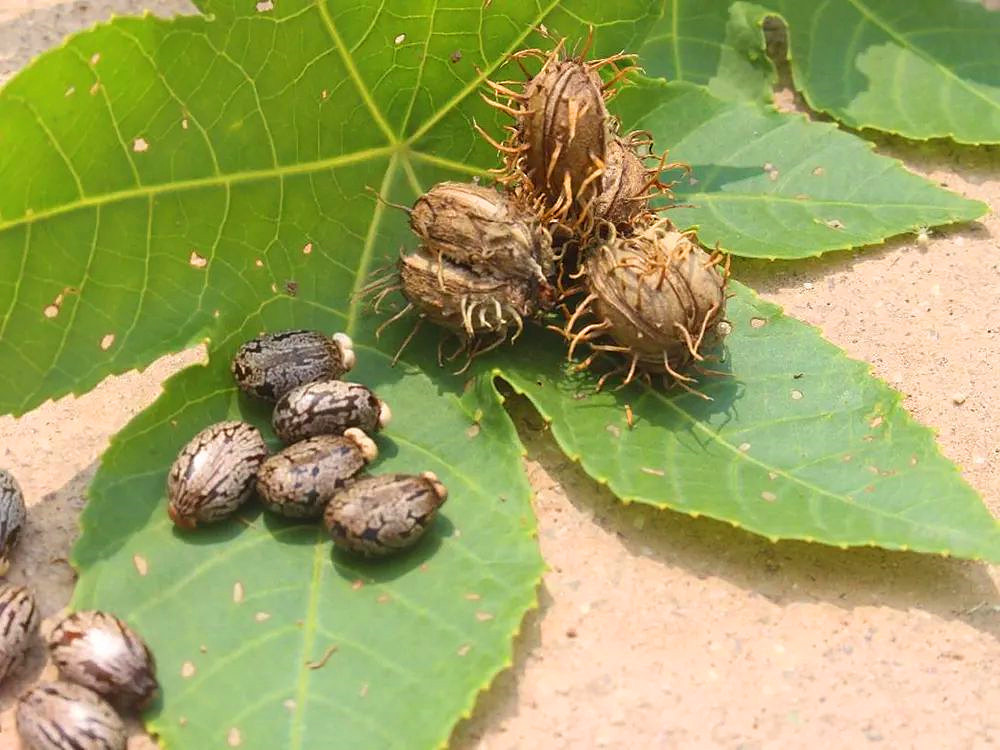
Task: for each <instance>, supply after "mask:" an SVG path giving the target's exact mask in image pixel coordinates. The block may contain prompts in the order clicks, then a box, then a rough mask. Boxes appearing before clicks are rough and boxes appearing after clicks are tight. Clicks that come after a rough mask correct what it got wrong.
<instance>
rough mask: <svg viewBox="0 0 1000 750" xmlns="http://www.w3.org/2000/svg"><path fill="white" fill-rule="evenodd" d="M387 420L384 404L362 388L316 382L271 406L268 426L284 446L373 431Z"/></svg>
mask: <svg viewBox="0 0 1000 750" xmlns="http://www.w3.org/2000/svg"><path fill="white" fill-rule="evenodd" d="M391 418H392V412H391V411H390V410H389V406H388V404H386V403H385V402H384V401H382V400H380V399H379V398H378V396H376V395H375V394H374V393H372V392H371V390H369V389H368V388H367V387H366V386H363V385H361V384H360V383H347V382H344V381H343V380H317V381H316V382H315V383H306V384H305V385H300V386H299V387H298V388H294V389H292V390H290V391H289V392H288V393H286V394H285V395H284V396H282V397H281V399H280V400H279V401H278V403H277V404H276V405H275V407H274V415H273V417H272V418H271V424H272V425H273V426H274V431H275V433H277V435H278V437H279V438H281V440H282V441H283V442H284V443H285V444H286V445H287V444H290V443H295V442H297V441H299V440H304V439H305V438H308V437H313V436H314V435H343V434H344V430H346V429H348V428H349V427H357V428H359V429H361V430H363V431H364V432H368V433H371V432H377V431H378V430H379V429H381V428H382V427H385V426H386V425H387V424H388V423H389V420H390V419H391Z"/></svg>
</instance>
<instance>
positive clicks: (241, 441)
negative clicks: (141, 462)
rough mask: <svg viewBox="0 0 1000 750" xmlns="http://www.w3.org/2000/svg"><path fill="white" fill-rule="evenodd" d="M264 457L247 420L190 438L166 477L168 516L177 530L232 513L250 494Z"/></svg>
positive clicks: (257, 436) (223, 424)
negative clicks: (176, 526)
mask: <svg viewBox="0 0 1000 750" xmlns="http://www.w3.org/2000/svg"><path fill="white" fill-rule="evenodd" d="M265 458H267V446H266V445H265V444H264V438H262V437H261V435H260V431H259V430H258V429H257V428H256V427H254V426H253V425H250V424H247V423H246V422H235V421H233V422H219V423H218V424H214V425H212V426H211V427H207V428H205V429H204V430H202V431H201V432H199V433H198V434H197V435H195V436H194V438H192V439H191V442H189V443H188V444H187V445H186V446H184V449H183V450H182V451H181V452H180V455H179V456H177V460H176V461H174V465H173V466H172V467H171V468H170V474H169V475H168V476H167V497H168V498H169V500H170V503H169V505H168V506H167V512H168V513H169V514H170V518H171V519H172V520H173V522H174V523H175V524H177V525H178V526H180V527H182V528H185V529H191V528H194V527H195V526H197V524H198V522H199V521H205V522H210V521H218V520H220V519H222V518H225V517H226V516H228V515H231V514H232V513H233V512H235V510H236V509H237V508H238V507H239V506H240V505H242V504H243V502H244V501H246V499H247V498H248V497H249V496H250V492H251V491H252V489H253V478H254V476H255V475H256V473H257V469H259V468H260V465H261V463H263V461H264V459H265Z"/></svg>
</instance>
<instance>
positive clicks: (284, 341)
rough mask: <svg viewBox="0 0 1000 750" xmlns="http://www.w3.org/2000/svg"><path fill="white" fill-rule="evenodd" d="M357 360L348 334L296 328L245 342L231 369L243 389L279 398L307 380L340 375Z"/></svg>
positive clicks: (269, 398) (267, 398)
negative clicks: (326, 333)
mask: <svg viewBox="0 0 1000 750" xmlns="http://www.w3.org/2000/svg"><path fill="white" fill-rule="evenodd" d="M354 364H355V355H354V344H353V343H352V341H351V339H350V337H349V336H347V334H344V333H335V334H334V335H333V336H332V337H331V336H327V335H325V334H323V333H320V332H319V331H305V330H293V331H280V332H278V333H265V334H263V335H261V336H258V337H257V338H255V339H252V340H250V341H248V342H246V343H245V344H244V345H243V346H241V347H240V348H239V351H237V352H236V356H235V357H233V363H232V372H233V377H235V378H236V383H237V385H239V387H240V388H241V389H242V390H243V391H245V392H247V393H249V394H250V395H252V396H256V397H258V398H262V399H265V400H267V401H277V400H278V399H279V398H281V397H282V396H283V395H285V394H286V393H287V392H288V391H290V390H291V389H292V388H295V387H297V386H300V385H304V384H305V383H311V382H312V381H314V380H327V379H331V378H339V377H340V376H341V375H343V374H344V373H345V372H349V371H350V370H351V369H352V368H353V367H354Z"/></svg>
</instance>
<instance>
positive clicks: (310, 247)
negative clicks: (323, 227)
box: [302, 242, 313, 255]
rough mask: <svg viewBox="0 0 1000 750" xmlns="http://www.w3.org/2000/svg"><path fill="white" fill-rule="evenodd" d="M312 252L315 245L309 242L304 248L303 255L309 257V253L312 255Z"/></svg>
mask: <svg viewBox="0 0 1000 750" xmlns="http://www.w3.org/2000/svg"><path fill="white" fill-rule="evenodd" d="M312 251H313V243H311V242H307V243H306V244H305V245H304V246H303V247H302V254H303V255H309V253H311V252H312Z"/></svg>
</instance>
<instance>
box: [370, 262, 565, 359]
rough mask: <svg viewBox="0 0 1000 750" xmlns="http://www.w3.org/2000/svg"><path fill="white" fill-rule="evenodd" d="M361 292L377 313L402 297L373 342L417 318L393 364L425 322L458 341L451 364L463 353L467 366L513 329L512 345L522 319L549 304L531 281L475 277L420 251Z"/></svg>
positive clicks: (474, 274)
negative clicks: (405, 319) (395, 297)
mask: <svg viewBox="0 0 1000 750" xmlns="http://www.w3.org/2000/svg"><path fill="white" fill-rule="evenodd" d="M364 291H365V293H367V294H372V295H374V297H375V301H374V308H375V310H376V312H377V311H378V308H379V305H380V304H381V302H382V300H383V299H385V297H386V296H387V295H389V294H391V293H392V292H396V291H402V293H403V296H404V297H406V301H407V304H406V306H405V307H404V308H403V309H402V310H400V311H399V312H398V313H396V314H395V315H393V316H392V317H391V318H389V319H388V320H386V321H385V322H384V323H383V324H382V325H381V326H379V328H378V330H377V331H376V336H378V335H381V333H382V331H383V330H385V328H386V327H387V326H389V325H391V324H392V323H394V322H395V321H397V320H399V319H400V318H402V317H404V316H405V315H407V314H408V313H410V312H414V311H415V312H416V313H417V315H418V317H419V319H418V321H417V324H416V326H414V328H413V330H412V331H411V333H410V335H409V336H407V337H406V339H405V340H404V341H403V344H402V345H401V346H400V347H399V350H398V351H397V352H396V356H395V358H394V359H393V363H394V364H395V362H396V360H397V359H399V356H400V354H402V352H403V349H405V348H406V345H407V344H408V343H409V342H410V340H411V339H412V338H413V336H414V335H415V334H416V332H417V329H418V328H419V327H420V324H421V323H422V322H423V321H424V320H429V321H431V322H432V323H434V324H435V325H439V326H441V327H443V328H446V329H448V330H450V331H452V332H453V333H455V334H457V335H458V337H459V339H460V340H461V342H462V345H461V347H460V348H459V350H458V351H457V352H455V354H453V355H451V357H449V359H452V358H454V357H456V356H458V355H459V354H460V353H462V352H465V353H466V354H467V355H468V362H471V361H472V358H474V357H475V356H477V355H478V354H482V353H483V352H486V351H489V350H490V349H493V348H494V347H497V346H499V345H500V344H502V343H503V342H504V341H506V340H507V337H508V334H509V333H510V331H511V330H512V329H513V331H514V334H513V336H512V337H511V340H512V341H513V340H514V339H516V338H517V337H518V336H519V335H520V333H521V331H522V330H523V329H524V319H525V318H529V317H532V316H533V315H535V313H536V312H537V311H538V310H539V308H540V307H542V306H544V305H547V304H549V303H550V301H551V298H550V297H549V296H548V295H547V294H546V293H545V292H543V291H542V290H541V289H540V287H539V283H538V281H537V280H535V279H523V278H516V277H510V276H500V275H497V274H492V273H488V272H483V273H477V272H475V271H472V270H471V269H469V268H466V267H465V266H461V265H458V264H457V263H452V262H451V261H449V260H448V259H447V258H443V257H440V258H439V257H437V256H434V255H431V254H430V253H428V252H427V251H426V250H424V249H423V248H418V249H417V250H416V251H415V252H413V253H410V254H407V255H403V256H402V257H401V258H400V259H399V262H398V264H397V266H396V270H395V271H394V272H391V273H389V274H386V275H385V276H383V277H382V278H378V279H375V280H374V281H372V282H371V283H370V284H369V285H368V286H367V287H366V289H365V290H364ZM439 354H440V351H439ZM466 366H468V364H467V365H466ZM463 369H464V368H463Z"/></svg>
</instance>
